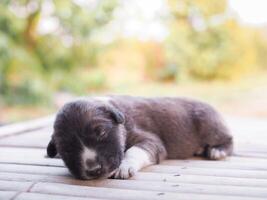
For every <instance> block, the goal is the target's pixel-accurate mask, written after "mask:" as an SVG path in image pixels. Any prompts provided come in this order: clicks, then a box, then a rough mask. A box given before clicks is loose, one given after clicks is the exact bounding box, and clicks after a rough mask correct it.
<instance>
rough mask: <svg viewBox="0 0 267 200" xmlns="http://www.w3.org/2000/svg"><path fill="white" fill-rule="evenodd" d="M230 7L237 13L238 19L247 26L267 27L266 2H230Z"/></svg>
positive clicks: (261, 0)
mask: <svg viewBox="0 0 267 200" xmlns="http://www.w3.org/2000/svg"><path fill="white" fill-rule="evenodd" d="M228 1H229V7H230V8H231V9H232V10H233V11H235V12H236V14H237V17H238V19H239V20H240V21H241V22H242V23H245V24H248V25H255V26H262V25H265V26H267V1H266V0H228Z"/></svg>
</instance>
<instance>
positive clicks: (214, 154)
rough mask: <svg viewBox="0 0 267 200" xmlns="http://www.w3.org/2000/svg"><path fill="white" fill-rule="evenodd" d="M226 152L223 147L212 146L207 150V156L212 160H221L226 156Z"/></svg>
mask: <svg viewBox="0 0 267 200" xmlns="http://www.w3.org/2000/svg"><path fill="white" fill-rule="evenodd" d="M226 156H227V154H226V152H225V151H224V149H219V148H212V149H210V152H209V158H210V159H212V160H221V159H224V158H226Z"/></svg>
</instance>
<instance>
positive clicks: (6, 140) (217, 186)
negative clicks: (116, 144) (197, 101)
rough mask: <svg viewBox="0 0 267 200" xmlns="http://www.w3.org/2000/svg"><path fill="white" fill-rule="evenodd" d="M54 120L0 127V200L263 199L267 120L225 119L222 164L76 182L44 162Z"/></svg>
mask: <svg viewBox="0 0 267 200" xmlns="http://www.w3.org/2000/svg"><path fill="white" fill-rule="evenodd" d="M53 119H54V118H53V116H51V117H46V118H42V119H38V120H34V121H30V122H25V123H19V124H14V125H9V126H6V127H2V128H0V200H5V199H16V200H33V199H37V200H48V199H53V200H54V199H56V200H57V199H60V200H70V199H73V200H85V199H89V200H90V199H119V200H124V199H125V200H126V199H130V200H131V199H132V200H139V199H140V200H152V199H166V200H178V199H179V200H183V199H184V200H189V199H190V200H214V199H223V200H228V199H229V200H237V199H244V200H246V199H247V200H250V199H251V200H254V199H255V200H257V199H258V200H260V199H262V200H263V199H265V200H266V199H267V120H259V119H240V118H230V117H227V122H228V124H229V125H230V128H231V130H232V132H233V134H234V137H235V144H236V145H235V154H234V156H232V157H231V158H228V159H226V160H222V161H208V160H202V159H200V158H192V159H189V160H166V161H164V162H162V163H161V164H160V165H154V166H150V167H147V168H145V169H143V170H142V171H141V172H139V173H138V174H137V175H136V176H135V177H133V178H131V179H130V180H112V179H107V180H94V181H80V180H76V179H74V178H73V177H72V176H71V175H70V174H69V172H68V170H67V169H66V168H65V167H64V164H63V162H62V161H61V160H60V159H50V158H46V155H45V154H46V150H45V148H46V145H47V143H48V141H49V139H50V136H51V133H52V122H53Z"/></svg>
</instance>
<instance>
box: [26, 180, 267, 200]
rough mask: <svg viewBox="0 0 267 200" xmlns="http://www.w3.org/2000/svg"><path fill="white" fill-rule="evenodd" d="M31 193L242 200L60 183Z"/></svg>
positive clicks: (44, 185) (246, 199) (132, 199)
mask: <svg viewBox="0 0 267 200" xmlns="http://www.w3.org/2000/svg"><path fill="white" fill-rule="evenodd" d="M30 191H31V192H37V193H44V194H58V195H66V196H67V195H73V196H80V197H94V198H107V199H117V200H124V199H127V200H136V199H139V200H151V199H155V200H158V199H161V200H162V199H166V200H177V199H179V200H189V199H190V200H192V199H198V200H214V199H225V198H226V197H227V199H228V200H237V199H238V200H240V197H239V196H221V195H207V194H190V193H173V192H164V191H137V190H129V189H114V188H112V189H111V188H104V187H101V188H97V187H90V186H76V185H66V184H59V183H37V184H35V185H34V186H33V187H32V189H31V190H30ZM242 199H244V200H256V199H258V200H259V199H262V200H263V199H266V198H264V197H263V198H261V197H246V196H242Z"/></svg>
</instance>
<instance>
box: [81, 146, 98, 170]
mask: <svg viewBox="0 0 267 200" xmlns="http://www.w3.org/2000/svg"><path fill="white" fill-rule="evenodd" d="M95 159H96V151H95V150H94V149H91V148H88V147H84V148H83V152H82V162H83V164H84V168H85V169H87V165H86V161H87V160H91V161H95Z"/></svg>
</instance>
